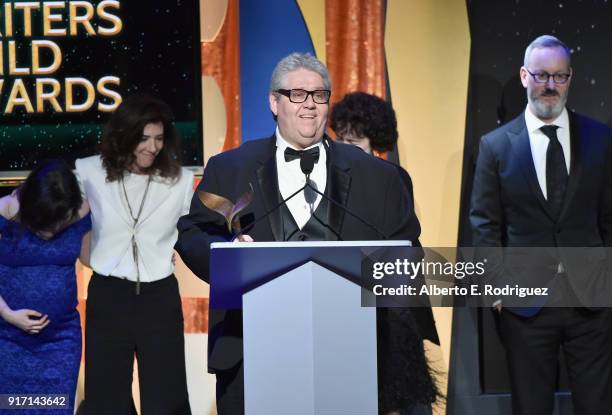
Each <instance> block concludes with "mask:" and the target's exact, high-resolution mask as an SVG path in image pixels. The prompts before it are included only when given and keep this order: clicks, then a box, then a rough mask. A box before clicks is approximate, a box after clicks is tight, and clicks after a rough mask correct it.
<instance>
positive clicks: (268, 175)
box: [255, 135, 283, 241]
mask: <svg viewBox="0 0 612 415" xmlns="http://www.w3.org/2000/svg"><path fill="white" fill-rule="evenodd" d="M275 154H276V137H275V136H274V135H273V136H272V137H271V138H270V142H269V148H268V150H267V151H266V152H265V153H264V154H263V155H262V156H261V157H260V158H259V159H258V160H257V162H258V163H259V165H260V166H259V167H258V168H257V170H256V171H255V174H256V176H257V186H258V187H259V192H258V193H259V194H261V195H262V196H261V197H262V202H263V205H264V207H265V210H266V212H270V211H271V210H272V209H274V207H275V206H276V205H277V204H278V202H279V199H278V194H279V192H278V174H277V171H276V157H275ZM264 214H265V213H264ZM268 222H269V223H270V228H271V230H272V234H273V235H274V240H275V241H282V240H283V226H282V217H281V211H280V209H275V210H274V211H273V212H270V214H269V215H268Z"/></svg>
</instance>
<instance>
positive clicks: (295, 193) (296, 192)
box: [234, 182, 308, 238]
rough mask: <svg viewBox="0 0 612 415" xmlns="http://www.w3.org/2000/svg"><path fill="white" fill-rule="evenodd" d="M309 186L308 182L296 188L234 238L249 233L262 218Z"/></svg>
mask: <svg viewBox="0 0 612 415" xmlns="http://www.w3.org/2000/svg"><path fill="white" fill-rule="evenodd" d="M307 186H308V182H307V183H306V184H305V185H304V186H302V187H300V188H299V189H298V190H296V191H295V192H293V193H292V194H291V195H289V197H287V198H286V199H283V200H281V201H280V202H278V203H277V204H276V206H274V207H273V208H272V209H270V210H269V211H267V212H266V213H265V214H263V215H261V216H260V217H259V218H257V219H256V220H254V221H253V222H251V223H249V224H248V225H247V226H246V227H245V228H244V229H242V230H241V231H240V232H238V233H237V234H236V236H235V237H234V238H237V237H239V236H240V235H244V234H245V233H247V232H248V231H250V230H251V229H253V227H255V225H257V224H258V223H259V222H261V221H262V220H264V219H265V218H267V217H268V216H270V215H271V214H272V212H274V211H275V210H276V209H278V208H280V207H281V206H282V205H284V204H285V203H287V202H288V201H289V200H291V199H293V198H294V197H295V196H297V195H298V194H299V193H300V192H302V191H304V190H305V189H306V187H307Z"/></svg>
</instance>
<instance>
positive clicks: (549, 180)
mask: <svg viewBox="0 0 612 415" xmlns="http://www.w3.org/2000/svg"><path fill="white" fill-rule="evenodd" d="M557 128H559V127H558V126H556V125H545V126H543V127H541V128H540V130H542V132H543V133H544V134H545V135H546V136H547V137H548V138H549V140H550V142H549V143H548V149H547V150H546V194H547V199H548V203H549V205H550V207H551V208H552V210H553V212H554V214H555V217H556V218H558V217H559V214H560V213H561V208H562V207H563V198H564V197H565V189H566V187H567V178H568V174H567V166H566V164H565V156H564V155H563V147H561V143H560V142H559V139H558V138H557Z"/></svg>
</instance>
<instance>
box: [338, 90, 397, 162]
mask: <svg viewBox="0 0 612 415" xmlns="http://www.w3.org/2000/svg"><path fill="white" fill-rule="evenodd" d="M331 128H332V129H333V130H334V131H335V132H336V134H337V135H340V136H342V135H343V134H346V133H352V134H354V135H356V136H358V137H367V138H368V139H370V147H372V149H373V150H376V151H379V152H385V151H391V150H393V147H394V146H395V143H396V142H397V137H398V134H397V119H396V118H395V111H394V110H393V107H392V106H391V104H389V103H388V102H387V101H385V100H383V99H381V98H379V97H377V96H376V95H370V94H366V93H365V92H352V93H350V94H346V95H345V96H344V98H342V100H340V101H338V102H337V103H336V104H335V105H334V107H333V108H332V112H331Z"/></svg>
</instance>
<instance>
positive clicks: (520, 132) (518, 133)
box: [507, 114, 556, 221]
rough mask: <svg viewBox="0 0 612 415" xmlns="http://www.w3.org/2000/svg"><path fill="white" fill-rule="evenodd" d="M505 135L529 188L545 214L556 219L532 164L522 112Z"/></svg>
mask: <svg viewBox="0 0 612 415" xmlns="http://www.w3.org/2000/svg"><path fill="white" fill-rule="evenodd" d="M507 135H508V139H509V140H510V144H511V145H512V152H513V155H514V157H515V158H516V160H518V162H519V165H520V167H521V170H522V171H523V175H524V176H525V179H526V181H527V183H528V185H529V188H530V189H531V191H532V193H533V194H534V196H535V198H536V199H537V200H538V202H539V203H540V205H541V206H542V209H544V211H545V212H546V214H547V215H548V216H549V217H550V218H551V219H552V220H553V221H554V220H556V219H555V217H554V214H553V212H552V210H551V209H550V206H548V202H547V201H546V199H545V198H544V194H543V193H542V189H541V188H540V184H539V183H538V177H537V175H536V171H535V167H534V165H533V155H532V154H531V146H530V145H529V133H528V132H527V125H526V124H525V116H524V114H522V115H521V116H520V118H519V119H518V120H517V123H516V127H515V128H512V129H510V130H509V131H508V132H507Z"/></svg>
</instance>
